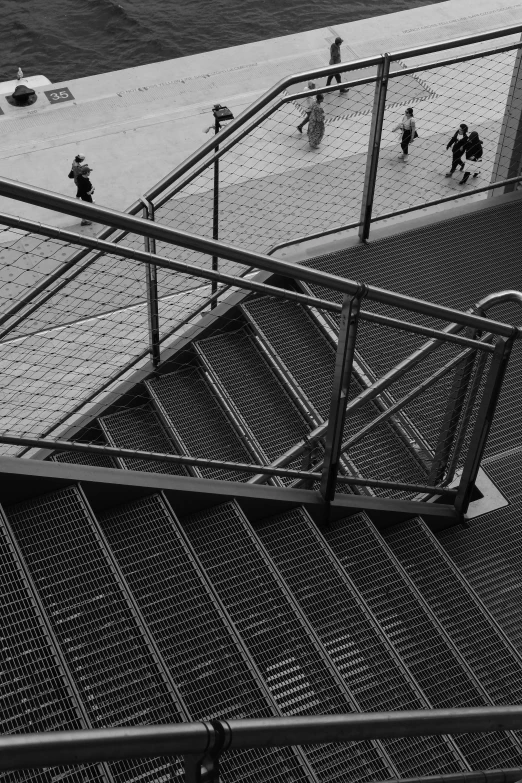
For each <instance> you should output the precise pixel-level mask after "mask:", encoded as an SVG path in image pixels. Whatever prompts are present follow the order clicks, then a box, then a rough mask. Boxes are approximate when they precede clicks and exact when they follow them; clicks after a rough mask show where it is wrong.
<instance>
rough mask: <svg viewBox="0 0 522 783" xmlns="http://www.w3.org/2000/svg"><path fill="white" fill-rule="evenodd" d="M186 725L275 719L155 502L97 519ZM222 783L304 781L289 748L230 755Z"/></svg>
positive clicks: (142, 502) (167, 516)
mask: <svg viewBox="0 0 522 783" xmlns="http://www.w3.org/2000/svg"><path fill="white" fill-rule="evenodd" d="M99 521H100V524H101V526H102V529H103V532H104V534H105V536H106V537H107V539H108V541H109V543H110V546H111V549H112V551H113V553H114V555H115V557H116V559H117V561H118V564H119V566H120V568H121V569H122V572H123V574H124V576H125V578H126V580H127V581H128V584H129V586H130V588H131V590H132V592H133V595H134V598H135V600H136V601H137V603H138V605H139V608H140V610H141V612H142V614H143V617H144V618H145V620H146V622H147V625H148V627H149V629H150V631H151V633H152V634H153V636H154V639H155V641H156V643H157V645H158V647H159V650H160V652H161V654H162V656H163V659H164V660H165V661H166V663H167V665H168V667H169V669H170V671H171V673H172V676H173V678H174V680H175V682H176V684H177V686H178V688H179V690H180V693H181V695H182V697H183V700H184V702H185V704H186V705H187V707H188V709H189V711H190V716H191V719H192V720H210V719H211V718H216V717H220V716H223V715H224V716H226V717H227V718H235V719H240V718H261V717H267V716H270V715H273V714H274V712H273V710H272V708H271V707H270V705H269V704H268V703H267V701H266V699H265V697H264V696H263V693H262V691H261V690H260V688H259V684H258V683H257V682H256V677H255V674H254V673H253V672H252V671H251V668H250V667H249V664H248V661H247V660H245V657H244V654H243V652H242V650H241V648H240V646H239V645H238V644H237V643H236V641H235V639H234V637H233V635H232V632H231V630H230V628H229V627H228V626H227V623H226V618H225V617H224V616H223V614H222V612H221V611H220V609H219V607H218V605H217V604H216V601H215V599H214V598H213V596H212V594H211V592H210V590H209V588H208V587H207V585H206V584H205V581H204V579H203V578H202V576H201V572H200V570H199V567H198V564H197V563H196V562H195V560H194V558H193V557H192V555H191V553H190V551H189V549H188V547H187V545H186V544H185V542H184V540H183V537H182V536H181V535H180V533H179V532H178V531H177V529H176V526H175V522H174V521H173V520H172V518H171V516H170V514H169V511H168V509H167V507H166V506H165V504H164V502H163V500H162V499H161V497H160V496H159V495H153V496H150V497H147V498H143V499H141V500H138V501H135V502H133V503H129V504H127V505H125V506H121V507H119V508H117V509H114V510H112V511H110V512H108V513H105V514H103V515H101V516H100V517H99ZM221 766H222V777H223V779H224V780H225V781H229V782H230V781H242V780H245V781H247V780H248V781H257V780H259V778H260V777H262V778H265V779H269V780H272V781H274V783H276V781H286V783H292V782H293V781H299V780H306V779H307V778H306V775H305V773H304V771H303V769H301V767H300V764H299V762H298V759H297V757H296V755H295V753H294V752H293V750H292V749H291V748H280V749H276V748H274V749H272V748H264V749H245V750H243V751H241V752H236V753H233V754H228V756H226V757H225V759H224V762H223V764H222V765H221Z"/></svg>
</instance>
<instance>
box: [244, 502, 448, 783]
mask: <svg viewBox="0 0 522 783" xmlns="http://www.w3.org/2000/svg"><path fill="white" fill-rule="evenodd" d="M256 533H257V535H258V536H259V537H260V539H261V541H262V542H263V544H264V545H265V547H266V548H267V550H268V552H269V553H270V556H271V557H272V558H273V560H274V562H275V563H276V565H277V568H278V569H279V571H280V573H281V575H282V576H283V578H284V579H285V581H286V583H287V584H288V586H289V588H290V589H291V590H292V592H293V594H294V595H295V597H296V599H297V600H298V602H299V606H300V608H301V610H302V611H303V612H304V614H305V615H306V617H307V619H308V621H309V622H310V623H311V624H312V626H313V627H314V630H315V631H316V632H317V633H318V634H319V636H320V638H321V641H322V642H323V644H324V646H325V648H326V649H327V651H328V654H329V656H330V658H331V660H332V661H333V663H334V665H335V666H336V668H337V670H338V671H339V673H340V674H341V676H342V677H343V679H344V681H345V682H346V684H347V686H348V687H349V688H350V690H351V693H352V695H353V697H354V699H355V701H356V704H357V707H358V709H359V710H360V711H361V712H371V711H379V710H419V709H424V708H425V707H426V706H428V705H427V704H426V701H425V699H424V696H423V694H422V693H421V692H420V691H418V689H417V688H416V687H415V685H414V684H413V683H412V681H411V679H409V678H408V676H407V674H405V672H404V671H402V669H401V667H400V666H399V665H398V663H397V661H396V660H395V659H394V657H393V655H392V654H391V653H390V650H389V649H388V647H387V643H386V640H385V639H384V640H383V639H382V638H380V637H379V634H378V632H377V630H376V628H375V626H373V625H372V623H371V621H370V620H369V618H368V616H367V614H366V612H365V610H364V608H363V607H362V606H361V602H360V601H359V600H358V598H357V597H356V596H355V595H354V593H353V592H352V590H351V589H350V586H349V584H348V582H347V580H346V579H345V578H343V576H342V574H341V572H340V569H339V568H338V564H335V563H334V562H333V561H332V558H331V557H330V555H329V552H328V551H327V550H325V548H324V546H323V545H322V542H321V538H320V536H319V534H318V532H317V530H316V528H315V526H314V524H313V523H312V522H311V520H310V519H309V518H308V516H307V515H306V513H305V512H303V510H302V509H294V510H292V511H288V512H286V513H284V514H279V515H278V516H276V517H272V518H271V519H268V520H264V521H263V523H262V524H260V525H257V526H256ZM383 744H384V746H385V747H386V749H387V751H388V753H389V754H390V756H391V758H392V759H393V761H394V763H395V766H396V768H397V770H398V771H399V772H400V774H401V775H404V776H405V777H409V776H412V775H414V774H415V775H419V774H420V775H429V774H437V773H440V774H442V773H450V772H458V771H459V770H460V769H461V762H460V759H458V757H456V756H455V752H454V749H453V748H452V747H451V746H448V744H447V742H446V740H444V739H443V738H439V737H422V738H421V737H419V738H417V737H415V738H414V737H409V738H401V739H394V740H385V741H384V742H383Z"/></svg>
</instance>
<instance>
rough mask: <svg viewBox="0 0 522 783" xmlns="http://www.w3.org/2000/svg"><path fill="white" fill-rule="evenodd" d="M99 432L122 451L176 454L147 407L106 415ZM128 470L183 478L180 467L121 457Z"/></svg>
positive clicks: (159, 423)
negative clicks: (132, 450) (123, 449)
mask: <svg viewBox="0 0 522 783" xmlns="http://www.w3.org/2000/svg"><path fill="white" fill-rule="evenodd" d="M100 424H101V426H102V429H103V430H104V432H105V434H106V435H107V438H108V439H109V441H110V442H111V444H112V445H113V446H120V447H121V448H125V449H139V450H141V451H152V452H156V453H158V454H177V453H178V452H177V451H176V450H175V448H174V446H173V444H172V441H171V440H170V438H169V437H168V435H167V433H166V432H165V430H164V428H163V425H162V424H161V422H160V420H159V419H158V416H157V414H156V413H155V412H154V410H153V409H152V406H150V405H143V406H142V407H140V408H127V409H125V410H121V411H118V413H113V414H111V415H110V416H105V417H104V418H103V419H101V420H100ZM121 461H122V463H123V464H124V465H125V467H126V468H127V469H128V470H145V471H147V472H148V473H170V474H172V475H175V476H186V475H187V472H186V470H185V468H184V467H183V466H182V465H174V464H170V463H168V462H167V463H161V462H151V461H150V460H146V459H126V458H121Z"/></svg>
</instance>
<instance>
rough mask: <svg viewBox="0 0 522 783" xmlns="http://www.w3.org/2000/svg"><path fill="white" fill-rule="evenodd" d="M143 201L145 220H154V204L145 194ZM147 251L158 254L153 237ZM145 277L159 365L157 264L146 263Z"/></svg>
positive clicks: (152, 340) (152, 349) (146, 239)
mask: <svg viewBox="0 0 522 783" xmlns="http://www.w3.org/2000/svg"><path fill="white" fill-rule="evenodd" d="M140 200H141V201H142V203H143V217H144V218H145V220H152V221H154V204H153V203H152V202H151V201H148V200H147V199H146V198H145V197H144V196H141V197H140ZM144 246H145V252H146V253H152V254H153V255H156V240H155V239H154V238H153V237H144ZM145 276H146V277H145V279H146V284H147V310H148V315H149V345H150V354H151V357H152V364H153V366H154V367H157V366H158V364H159V363H160V328H159V310H158V271H157V267H156V265H155V264H146V266H145Z"/></svg>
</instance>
